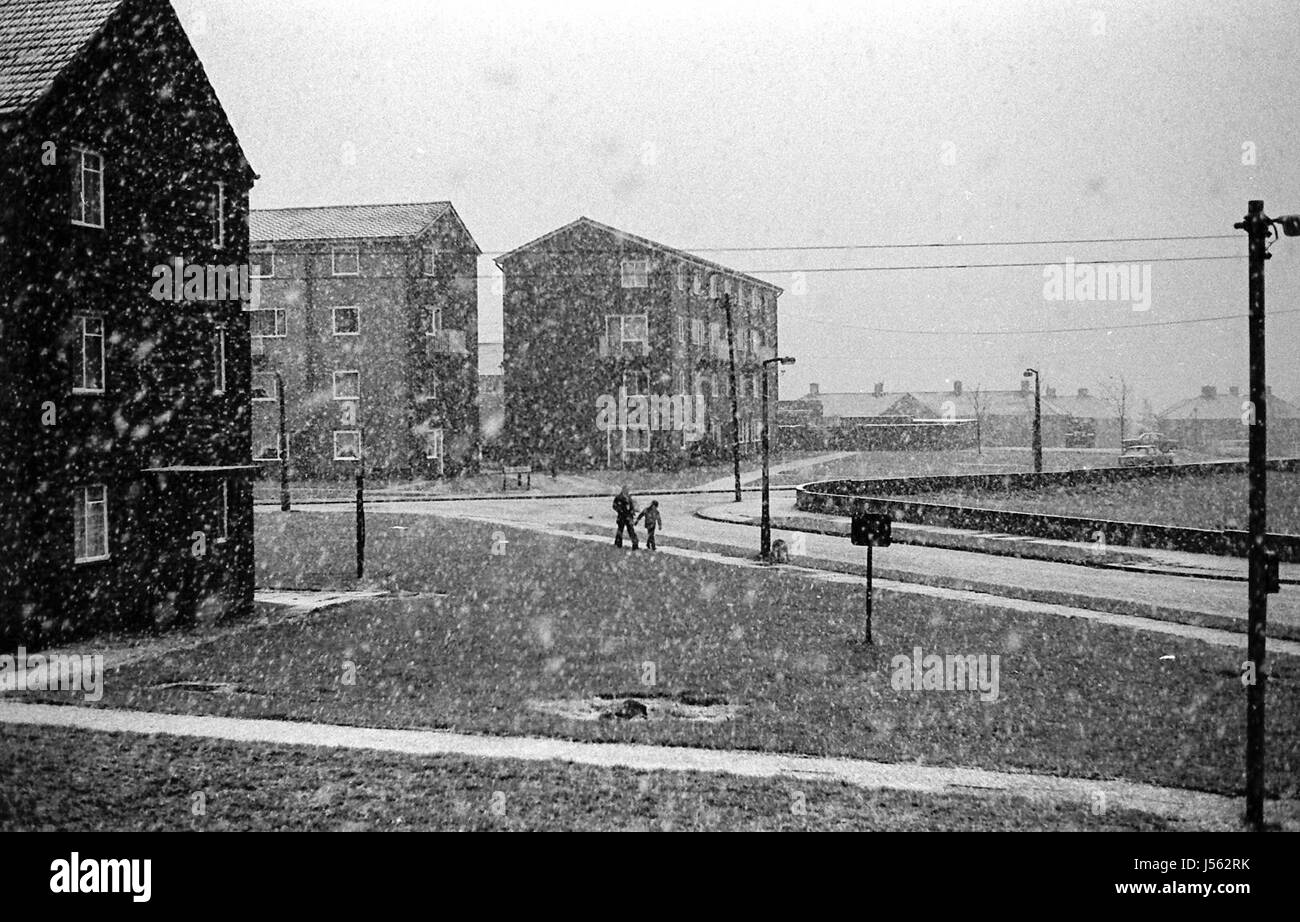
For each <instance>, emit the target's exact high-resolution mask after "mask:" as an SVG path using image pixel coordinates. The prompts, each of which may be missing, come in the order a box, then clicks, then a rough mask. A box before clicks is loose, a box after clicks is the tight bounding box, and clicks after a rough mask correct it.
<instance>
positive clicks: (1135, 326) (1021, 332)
mask: <svg viewBox="0 0 1300 922" xmlns="http://www.w3.org/2000/svg"><path fill="white" fill-rule="evenodd" d="M1279 314H1300V308H1290V309H1287V310H1280V311H1269V314H1268V316H1269V317H1276V316H1278V315H1279ZM1247 316H1248V315H1247V314H1224V315H1222V316H1219V317H1192V318H1187V319H1184V320H1158V321H1152V322H1150V323H1123V324H1117V325H1113V326H1108V327H1058V328H1055V329H1050V330H1030V329H1018V330H895V329H889V328H886V327H864V326H859V325H857V324H854V323H836V322H835V321H832V320H820V319H814V318H805V322H807V323H816V324H822V325H825V326H834V327H836V328H838V329H852V330H862V331H864V332H867V333H889V334H898V335H906V336H1042V335H1051V334H1056V333H1100V332H1105V333H1113V332H1115V331H1116V330H1140V329H1144V328H1148V327H1173V326H1182V325H1184V324H1189V323H1218V322H1220V321H1224V320H1245V319H1246V318H1247ZM788 319H789V318H787V320H788Z"/></svg>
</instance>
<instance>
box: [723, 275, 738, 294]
mask: <svg viewBox="0 0 1300 922" xmlns="http://www.w3.org/2000/svg"><path fill="white" fill-rule="evenodd" d="M722 293H723V294H727V295H730V294H735V293H736V280H735V279H733V278H732V277H731V276H727V277H726V278H725V279H723V280H722Z"/></svg>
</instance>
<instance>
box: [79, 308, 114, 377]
mask: <svg viewBox="0 0 1300 922" xmlns="http://www.w3.org/2000/svg"><path fill="white" fill-rule="evenodd" d="M74 319H75V320H76V321H77V323H78V326H79V327H80V330H79V332H78V334H77V341H78V343H79V344H80V346H81V366H80V367H81V381H80V383H77V382H74V383H73V385H72V393H74V394H102V393H104V391H105V388H107V386H108V329H107V324H105V322H104V318H103V317H102V316H100V315H99V314H76V315H75V317H74ZM88 322H94V323H98V324H99V333H98V334H91V333H89V332H88V331H87V323H88ZM95 338H97V339H98V340H99V386H98V387H88V386H87V385H86V369H87V368H88V367H89V362H88V361H87V359H86V341H87V340H89V339H95Z"/></svg>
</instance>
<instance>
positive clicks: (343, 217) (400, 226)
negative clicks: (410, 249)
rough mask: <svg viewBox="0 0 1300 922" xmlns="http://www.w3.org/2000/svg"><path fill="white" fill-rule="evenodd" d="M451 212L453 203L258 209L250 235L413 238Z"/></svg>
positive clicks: (252, 217) (262, 237) (266, 238)
mask: <svg viewBox="0 0 1300 922" xmlns="http://www.w3.org/2000/svg"><path fill="white" fill-rule="evenodd" d="M448 212H453V213H454V209H453V208H452V207H451V202H423V203H413V204H408V205H330V206H326V207H321V208H270V209H261V208H258V209H254V210H253V211H252V213H251V214H250V216H249V236H250V237H251V238H252V239H253V240H256V241H263V242H266V241H275V240H352V239H376V238H391V237H413V236H415V235H416V234H420V233H423V232H424V231H425V230H427V229H428V228H429V227H430V226H431V225H433V224H434V223H435V222H437V221H438V220H439V219H440V218H442V217H443V216H444V215H446V214H447V213H448Z"/></svg>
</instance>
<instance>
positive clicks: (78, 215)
mask: <svg viewBox="0 0 1300 922" xmlns="http://www.w3.org/2000/svg"><path fill="white" fill-rule="evenodd" d="M72 156H73V161H72V164H73V170H72V223H73V224H75V225H77V226H78V227H88V228H92V229H96V230H103V229H104V226H105V219H106V213H105V208H104V176H105V165H104V156H103V154H100V153H98V152H96V151H93V150H90V149H88V148H84V147H74V148H73V149H72ZM226 211H227V202H226V184H225V183H223V182H218V183H215V184H214V186H213V188H212V191H211V192H210V193H209V195H208V205H207V219H208V226H209V229H210V234H209V238H210V242H211V244H212V245H213V246H214V247H216V248H217V249H221V248H223V247H225V245H226Z"/></svg>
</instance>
